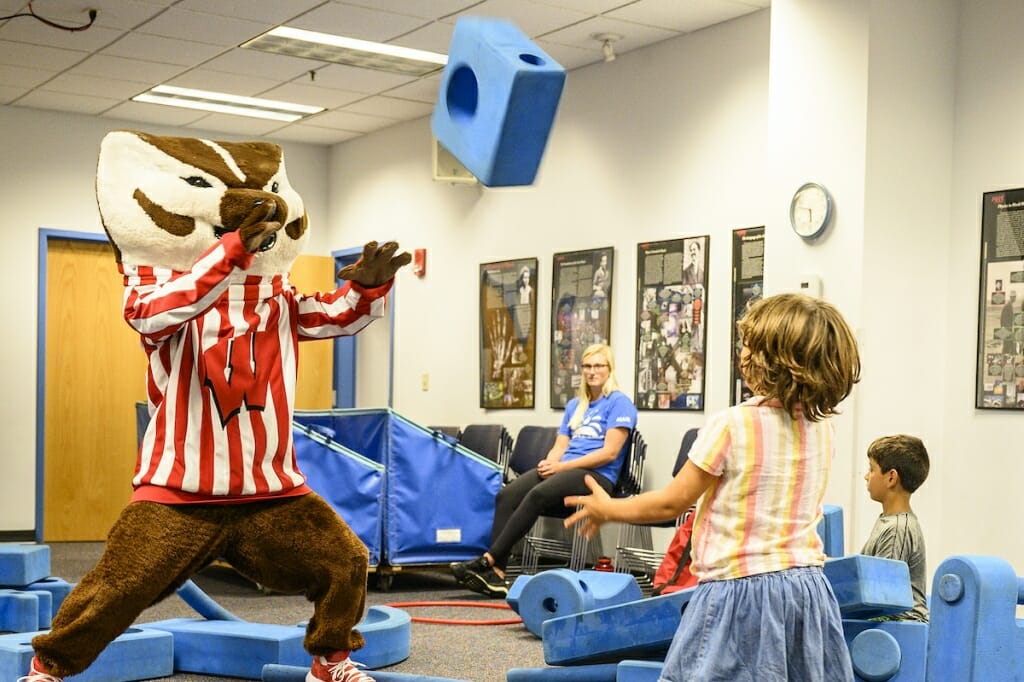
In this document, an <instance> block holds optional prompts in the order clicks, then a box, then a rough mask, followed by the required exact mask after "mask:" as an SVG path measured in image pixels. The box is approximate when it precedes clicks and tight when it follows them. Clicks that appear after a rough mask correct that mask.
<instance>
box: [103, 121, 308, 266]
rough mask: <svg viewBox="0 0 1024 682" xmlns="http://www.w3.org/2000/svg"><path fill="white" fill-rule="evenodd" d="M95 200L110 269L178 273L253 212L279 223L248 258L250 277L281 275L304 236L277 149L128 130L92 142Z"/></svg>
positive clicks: (298, 203) (298, 201)
mask: <svg viewBox="0 0 1024 682" xmlns="http://www.w3.org/2000/svg"><path fill="white" fill-rule="evenodd" d="M96 197H97V200H98V202H99V209H100V217H101V218H102V220H103V228H104V229H105V230H106V231H107V235H108V236H109V237H110V240H111V241H112V242H113V244H114V253H115V255H116V257H117V262H118V263H123V264H125V265H149V266H153V267H161V268H170V269H172V270H177V271H182V270H187V269H189V268H190V267H191V266H192V264H193V263H194V262H195V261H196V259H197V258H198V257H199V256H200V255H201V254H202V253H203V252H205V251H206V250H207V249H209V248H210V247H211V246H213V245H214V244H215V243H216V242H217V240H218V239H220V237H221V236H222V235H223V234H225V233H226V232H231V231H234V230H237V229H238V228H239V226H240V225H242V224H243V222H244V221H245V219H246V218H247V217H248V216H250V215H251V214H253V213H254V212H257V211H258V212H262V213H266V214H267V215H266V216H265V217H264V218H263V220H267V221H275V222H280V223H281V225H282V226H283V227H282V228H281V229H280V230H279V231H278V232H277V233H276V234H275V235H274V236H273V237H271V238H270V239H268V240H267V241H266V242H265V243H264V244H263V245H262V247H261V248H260V252H259V253H258V254H256V260H255V262H254V263H253V265H252V267H251V268H249V270H248V271H247V272H248V274H252V275H275V274H283V273H286V272H288V270H289V269H290V268H291V265H292V262H293V261H294V260H295V258H296V256H298V255H299V253H301V251H302V248H303V246H304V245H305V241H306V239H307V237H308V235H307V232H306V227H307V220H306V210H305V207H304V206H303V203H302V198H301V197H299V195H298V194H297V193H296V192H295V190H294V189H293V188H292V186H291V183H289V182H288V175H287V174H286V173H285V168H284V156H283V154H282V152H281V148H280V147H278V146H277V145H275V144H270V143H268V142H214V141H212V140H200V139H196V138H191V137H162V136H158V135H149V134H146V133H141V132H135V131H130V130H119V131H114V132H111V133H108V134H107V136H106V137H104V138H103V142H102V143H101V144H100V156H99V164H98V167H97V171H96Z"/></svg>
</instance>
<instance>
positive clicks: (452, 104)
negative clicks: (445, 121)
mask: <svg viewBox="0 0 1024 682" xmlns="http://www.w3.org/2000/svg"><path fill="white" fill-rule="evenodd" d="M479 95H480V89H479V86H478V85H477V82H476V74H474V73H473V69H471V68H469V67H468V66H460V67H458V68H457V69H455V70H454V71H453V72H452V77H451V78H450V79H449V81H448V93H447V103H448V114H449V115H450V116H451V117H452V120H453V121H455V122H456V123H468V122H469V121H471V120H472V119H473V117H474V116H475V115H476V107H477V103H478V101H479Z"/></svg>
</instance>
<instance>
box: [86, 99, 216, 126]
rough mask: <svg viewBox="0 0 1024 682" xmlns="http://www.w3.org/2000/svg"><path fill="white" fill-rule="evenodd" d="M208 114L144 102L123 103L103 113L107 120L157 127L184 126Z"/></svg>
mask: <svg viewBox="0 0 1024 682" xmlns="http://www.w3.org/2000/svg"><path fill="white" fill-rule="evenodd" d="M207 113H208V112H205V111H196V110H195V109H182V108H181V107H168V106H163V105H160V104H148V103H146V102H125V103H123V104H119V105H117V106H116V107H114V108H113V109H110V110H109V111H106V112H104V114H103V115H104V116H105V117H108V118H119V119H123V120H125V121H143V122H146V123H153V124H158V125H168V126H184V125H188V124H189V123H192V122H194V121H198V120H199V119H201V118H203V117H204V116H206V115H207Z"/></svg>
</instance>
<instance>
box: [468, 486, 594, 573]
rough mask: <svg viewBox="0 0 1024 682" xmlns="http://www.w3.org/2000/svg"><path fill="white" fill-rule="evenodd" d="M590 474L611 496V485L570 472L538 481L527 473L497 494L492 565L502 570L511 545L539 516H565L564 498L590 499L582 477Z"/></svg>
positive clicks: (489, 550)
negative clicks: (567, 496)
mask: <svg viewBox="0 0 1024 682" xmlns="http://www.w3.org/2000/svg"><path fill="white" fill-rule="evenodd" d="M587 474H590V475H591V476H593V477H594V480H596V481H597V482H598V484H599V485H600V486H601V487H602V488H604V489H605V492H607V493H609V494H611V492H612V487H613V485H612V482H611V481H609V480H608V479H607V478H605V477H604V476H602V475H601V474H598V473H595V472H593V471H591V470H590V469H569V470H568V471H561V472H559V473H557V474H555V475H554V476H549V477H548V478H541V476H540V474H538V473H537V470H536V469H531V470H530V471H527V472H526V473H525V474H523V475H522V476H519V477H518V478H516V479H515V480H513V481H512V482H511V483H509V484H508V485H507V486H505V487H504V488H502V489H501V491H500V492H498V497H497V499H495V501H494V524H493V525H492V526H491V547H490V549H488V550H487V552H488V553H489V554H490V555H491V556H492V557H494V565H495V566H497V567H498V568H500V569H501V570H505V566H506V565H507V564H508V555H509V553H510V552H511V551H512V547H513V545H515V544H516V542H518V541H519V540H520V539H522V538H523V537H524V536H525V535H526V534H527V533H528V532H530V528H532V527H533V524H534V522H535V521H536V520H537V517H539V516H541V515H542V514H551V515H559V514H561V515H562V516H567V515H568V511H569V510H567V509H566V507H565V496H566V495H589V494H590V488H588V487H587V484H586V483H584V481H583V477H584V476H586V475H587Z"/></svg>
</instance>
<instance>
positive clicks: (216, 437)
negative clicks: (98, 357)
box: [121, 232, 391, 504]
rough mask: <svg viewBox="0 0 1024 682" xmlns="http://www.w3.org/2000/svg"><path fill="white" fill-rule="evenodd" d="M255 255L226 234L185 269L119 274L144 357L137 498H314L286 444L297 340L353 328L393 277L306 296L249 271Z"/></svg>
mask: <svg viewBox="0 0 1024 682" xmlns="http://www.w3.org/2000/svg"><path fill="white" fill-rule="evenodd" d="M253 259H254V256H253V255H252V254H250V253H248V252H247V251H246V250H245V249H244V248H243V246H242V243H241V241H240V239H239V237H238V234H237V233H235V232H229V233H228V234H226V235H224V236H223V237H222V238H221V240H220V241H219V242H218V243H217V244H215V245H214V246H213V247H212V248H210V249H209V250H208V251H207V252H206V253H204V254H203V255H202V256H200V257H199V259H198V260H197V261H196V263H195V264H194V265H193V266H192V269H191V270H189V271H186V272H175V271H172V270H168V269H161V268H154V267H149V266H130V265H123V266H122V267H121V272H122V274H124V285H125V291H124V318H125V320H126V321H127V322H128V324H129V325H131V327H132V328H133V329H135V331H137V332H138V333H139V334H140V336H141V337H142V345H143V348H144V349H145V351H146V353H147V355H148V356H149V371H148V375H147V392H148V397H149V408H150V422H149V427H148V428H147V430H146V434H145V437H144V438H143V441H142V446H141V447H140V449H139V456H138V462H137V463H136V467H135V477H134V479H133V481H132V483H133V485H134V487H135V492H134V494H133V496H132V501H133V502H134V501H140V500H150V501H155V502H164V503H171V504H175V503H186V502H245V501H252V500H256V499H264V498H268V497H287V496H294V495H303V494H306V493H308V492H309V488H308V487H307V486H306V483H305V477H304V476H303V475H302V473H301V472H300V471H299V470H298V468H297V466H296V463H295V450H294V447H293V444H292V429H291V422H292V410H293V405H294V399H295V382H296V376H297V369H298V364H297V360H298V342H299V340H301V339H324V338H330V337H334V336H342V335H349V334H355V333H357V332H358V331H360V330H361V329H363V328H364V327H366V325H368V324H369V323H370V322H372V321H373V319H375V318H377V317H381V316H382V315H383V314H384V302H385V295H386V294H387V292H388V291H389V290H390V288H391V282H387V283H385V284H383V285H381V286H379V287H374V288H371V289H367V288H363V287H361V286H360V285H358V284H356V283H354V282H349V283H348V284H346V285H345V286H344V287H342V288H341V289H338V290H336V291H332V292H328V293H317V294H313V295H308V296H307V295H304V294H300V293H298V292H297V291H296V290H295V289H294V287H292V286H291V285H290V284H289V283H288V281H287V278H286V277H285V276H283V275H275V276H272V277H270V276H267V277H261V276H253V275H246V273H245V270H246V269H247V268H248V267H249V266H250V265H251V264H252V262H253Z"/></svg>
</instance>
